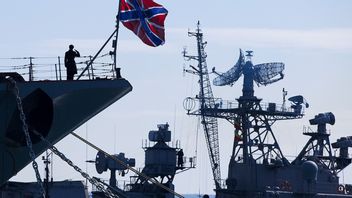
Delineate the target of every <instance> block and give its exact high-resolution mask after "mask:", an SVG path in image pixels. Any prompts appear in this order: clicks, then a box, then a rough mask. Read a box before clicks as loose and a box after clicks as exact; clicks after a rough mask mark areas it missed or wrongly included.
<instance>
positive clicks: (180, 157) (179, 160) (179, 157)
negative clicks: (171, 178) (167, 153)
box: [177, 149, 184, 168]
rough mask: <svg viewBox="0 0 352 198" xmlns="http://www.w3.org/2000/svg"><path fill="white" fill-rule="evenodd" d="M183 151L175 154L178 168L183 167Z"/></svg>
mask: <svg viewBox="0 0 352 198" xmlns="http://www.w3.org/2000/svg"><path fill="white" fill-rule="evenodd" d="M183 155H184V154H183V150H182V149H180V150H179V151H178V152H177V166H178V167H181V168H182V167H183Z"/></svg>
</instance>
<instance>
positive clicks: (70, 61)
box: [65, 45, 81, 80]
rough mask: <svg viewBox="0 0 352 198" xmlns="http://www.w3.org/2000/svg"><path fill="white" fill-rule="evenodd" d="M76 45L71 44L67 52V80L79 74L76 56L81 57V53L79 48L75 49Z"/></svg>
mask: <svg viewBox="0 0 352 198" xmlns="http://www.w3.org/2000/svg"><path fill="white" fill-rule="evenodd" d="M73 48H74V46H73V45H70V46H69V50H68V51H67V52H66V53H65V67H66V73H67V80H73V76H74V75H75V74H77V66H76V62H75V57H80V56H81V55H80V54H79V52H78V51H77V50H73Z"/></svg>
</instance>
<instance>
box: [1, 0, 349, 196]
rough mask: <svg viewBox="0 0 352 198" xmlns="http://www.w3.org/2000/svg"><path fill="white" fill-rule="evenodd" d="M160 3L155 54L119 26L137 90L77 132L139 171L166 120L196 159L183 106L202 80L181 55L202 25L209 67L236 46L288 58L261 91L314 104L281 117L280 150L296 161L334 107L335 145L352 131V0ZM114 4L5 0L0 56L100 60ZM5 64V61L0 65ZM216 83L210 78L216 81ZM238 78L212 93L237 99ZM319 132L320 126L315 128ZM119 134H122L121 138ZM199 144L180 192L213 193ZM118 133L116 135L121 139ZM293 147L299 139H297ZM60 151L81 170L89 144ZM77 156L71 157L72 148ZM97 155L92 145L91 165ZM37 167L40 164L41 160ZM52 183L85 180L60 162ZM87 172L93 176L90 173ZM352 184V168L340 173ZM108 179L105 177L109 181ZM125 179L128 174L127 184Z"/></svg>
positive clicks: (226, 62) (223, 63)
mask: <svg viewBox="0 0 352 198" xmlns="http://www.w3.org/2000/svg"><path fill="white" fill-rule="evenodd" d="M157 2H158V3H160V4H162V5H164V6H165V7H166V8H167V9H168V10H169V15H168V17H167V19H166V22H165V24H166V43H165V45H164V46H161V47H159V48H151V47H148V46H145V45H144V44H143V43H142V42H141V41H139V39H138V38H137V37H136V36H135V35H133V33H131V32H130V31H129V30H127V29H126V28H124V27H122V26H121V28H120V39H119V49H118V53H119V55H118V59H119V66H121V67H122V75H123V76H124V77H125V78H126V79H128V80H129V81H130V82H131V84H132V85H133V87H134V90H133V91H132V92H131V93H129V94H128V95H127V96H126V97H124V98H122V99H121V100H120V101H118V102H117V103H115V104H114V105H112V106H111V107H109V108H108V109H106V110H105V111H104V112H102V113H101V114H99V115H98V116H97V117H95V118H93V119H92V120H90V121H89V122H88V124H87V125H84V126H83V127H81V128H79V129H78V130H77V131H76V132H77V133H79V134H81V135H83V136H85V134H86V131H88V139H89V140H90V141H92V142H94V143H95V144H97V145H99V146H100V147H102V148H104V149H105V150H106V151H108V152H114V149H116V151H118V152H125V153H126V156H127V157H135V158H136V159H137V166H138V167H141V166H142V165H143V160H144V153H143V150H142V149H141V148H140V147H141V140H142V139H146V137H147V134H148V131H149V130H152V129H155V127H156V125H157V124H159V123H164V122H169V123H170V128H171V129H172V130H173V129H174V128H175V130H176V135H175V137H176V138H177V139H180V140H181V143H182V146H183V147H184V148H185V149H184V150H185V155H188V156H190V155H194V154H195V137H196V124H197V122H196V119H195V118H191V117H188V116H186V115H185V111H184V110H183V108H182V101H183V99H184V98H185V97H187V96H194V95H195V94H197V91H198V87H197V79H196V78H195V77H192V76H189V75H186V76H185V77H183V74H182V68H183V65H184V64H186V65H187V63H185V62H184V60H183V58H182V56H181V50H182V48H183V47H184V46H188V50H189V51H190V53H192V52H195V47H196V46H195V39H194V38H189V37H188V36H187V30H188V29H189V28H190V29H191V30H194V29H195V24H196V22H197V20H200V21H201V27H202V29H203V32H204V36H205V40H207V41H208V45H207V47H206V52H207V54H208V59H207V61H208V66H209V67H210V68H211V67H214V66H215V67H216V68H217V70H219V71H226V70H227V69H229V68H230V67H231V66H232V65H233V64H234V63H235V61H236V58H237V57H238V49H239V48H242V49H244V50H248V49H251V50H254V57H253V62H254V63H262V62H270V61H282V62H284V63H285V64H286V69H285V74H286V76H285V78H284V79H283V80H282V81H279V82H277V83H275V84H273V85H271V86H268V87H260V88H257V87H256V88H255V90H256V95H257V96H259V97H261V98H263V100H264V101H273V102H281V90H282V88H283V87H285V88H286V89H287V90H288V91H289V95H291V96H292V95H298V94H302V95H304V96H305V98H306V99H307V100H308V102H309V103H310V105H311V108H310V109H308V110H307V116H306V117H305V118H303V119H302V120H297V121H284V122H281V123H277V124H276V125H275V126H274V130H275V131H274V132H275V134H276V136H277V138H278V140H279V144H280V146H281V148H282V150H283V152H284V153H285V154H287V155H296V154H297V153H298V152H299V151H300V149H301V148H302V147H303V145H304V144H305V143H306V141H307V139H308V138H306V137H303V135H302V128H303V125H308V120H309V119H310V118H312V117H313V116H314V115H316V114H318V113H320V112H327V111H332V112H333V113H334V114H335V116H336V119H337V121H336V124H335V125H334V126H332V127H329V128H331V133H332V135H331V139H332V141H335V140H336V138H338V137H340V136H348V135H352V133H351V131H352V130H351V127H350V124H349V123H350V122H351V118H350V115H351V114H352V108H351V106H350V105H351V104H350V101H352V94H351V87H350V86H351V84H352V80H351V77H350V74H351V71H352V69H351V67H352V22H351V18H352V16H351V15H352V12H351V10H352V2H351V1H348V0H340V1H327V0H313V1H305V0H299V1H273V0H269V1H260V0H252V1H230V0H219V1H201V0H195V1H186V0H178V1H165V0H159V1H157ZM116 9H117V1H113V0H106V1H92V0H86V1H83V0H75V1H70V0H61V1H46V0H33V1H20V0H12V1H3V2H1V3H0V13H1V17H0V24H1V33H0V52H1V55H0V57H19V56H58V55H61V56H62V55H63V53H64V52H65V51H66V50H67V46H68V44H70V43H73V44H74V45H75V46H76V48H77V49H78V50H79V51H80V52H81V54H82V55H90V54H94V53H95V52H96V51H97V50H98V49H99V48H100V46H101V44H102V43H103V42H104V41H105V39H106V38H107V37H108V36H109V35H110V34H111V33H112V31H113V27H114V25H115V24H114V21H115V16H116V12H117V10H116ZM0 65H2V64H0ZM211 78H213V76H212V77H211ZM241 84H242V79H240V81H239V83H237V84H235V85H234V86H233V87H222V88H218V87H213V90H214V94H215V96H216V97H223V98H224V99H235V98H236V97H238V96H239V94H240V91H241ZM220 124H221V125H220V127H219V128H220V144H221V146H220V150H221V158H222V161H221V166H222V177H223V178H224V179H225V178H226V174H227V172H226V171H227V166H228V159H229V156H230V153H231V149H232V142H231V141H228V140H229V139H232V137H231V136H232V128H231V126H230V125H229V124H227V123H226V122H220ZM313 128H314V127H313ZM115 134H116V135H115ZM199 134H200V136H201V138H200V140H199V148H198V167H197V169H196V170H191V171H188V172H186V173H184V174H183V175H177V177H176V179H175V184H176V191H177V192H180V193H189V192H193V193H197V192H201V193H203V192H208V193H210V192H212V188H213V182H212V176H211V174H210V172H209V171H210V165H209V163H208V156H207V152H206V148H205V143H204V139H203V132H202V131H201V130H200V131H199ZM115 136H116V138H115ZM293 142H294V143H293ZM57 146H58V147H59V149H60V150H62V151H63V152H65V153H66V154H67V156H68V157H70V158H72V159H73V161H75V163H77V164H79V165H80V166H81V167H83V168H85V166H86V165H85V163H84V161H85V160H86V147H85V145H83V144H82V143H81V142H78V140H76V139H74V138H73V137H71V136H68V137H66V138H64V139H63V140H62V141H61V142H60V143H58V144H57ZM72 151H74V152H72ZM95 154H96V152H95V151H93V150H91V149H89V154H88V159H93V158H94V157H95ZM39 163H40V164H41V162H39ZM54 168H55V170H54V178H55V179H57V180H62V179H67V178H72V179H81V177H80V176H79V175H78V174H76V173H75V172H74V171H73V170H71V169H70V168H68V167H67V166H66V165H65V164H63V163H62V162H60V160H59V159H58V158H55V164H54ZM88 170H89V173H91V174H92V175H95V176H97V174H96V173H95V171H94V167H93V166H91V165H89V166H88ZM343 176H344V179H345V181H346V182H349V183H352V179H351V178H352V168H351V167H350V168H348V169H347V170H346V171H345V173H344V175H341V179H342V178H343ZM103 177H105V178H108V176H107V175H104V176H103ZM14 179H16V180H26V181H30V180H34V179H35V178H34V174H33V171H32V169H31V168H26V169H25V170H24V171H23V172H21V173H19V174H18V175H17V176H16V177H15V178H14ZM126 179H127V178H126Z"/></svg>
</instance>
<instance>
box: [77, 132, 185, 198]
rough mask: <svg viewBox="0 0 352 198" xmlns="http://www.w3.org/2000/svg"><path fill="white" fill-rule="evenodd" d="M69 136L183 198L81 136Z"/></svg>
mask: <svg viewBox="0 0 352 198" xmlns="http://www.w3.org/2000/svg"><path fill="white" fill-rule="evenodd" d="M71 134H72V135H73V136H74V137H76V138H77V139H79V140H81V141H82V142H84V143H85V144H87V145H89V146H90V147H92V148H94V149H95V150H97V151H100V152H102V153H104V155H106V156H107V157H109V158H110V159H113V160H114V161H116V162H117V163H119V164H121V165H123V166H124V167H126V168H127V169H129V170H130V171H132V172H134V173H135V174H137V175H139V176H141V177H143V178H144V179H146V180H148V181H150V182H152V183H153V184H155V185H157V186H159V187H160V188H162V189H164V190H166V191H167V192H169V193H172V194H174V195H175V196H177V197H180V198H184V197H183V196H182V195H181V194H178V193H177V192H175V191H174V190H172V189H170V188H168V187H166V186H164V185H163V184H161V183H160V182H158V181H157V180H155V179H153V178H150V177H148V176H147V175H145V174H144V173H142V172H139V171H138V170H136V169H134V168H132V167H130V166H129V165H127V164H126V163H125V162H123V161H121V160H120V159H118V158H117V157H115V156H114V155H110V154H108V153H107V152H105V151H104V150H102V149H100V148H99V147H97V146H95V145H94V144H92V143H91V142H89V141H88V140H85V139H84V138H82V137H81V136H79V135H77V134H76V133H74V132H71Z"/></svg>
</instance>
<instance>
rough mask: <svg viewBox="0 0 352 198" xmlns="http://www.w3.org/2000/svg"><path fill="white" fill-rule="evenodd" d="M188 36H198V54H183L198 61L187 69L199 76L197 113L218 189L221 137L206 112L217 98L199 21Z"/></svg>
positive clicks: (188, 58) (212, 106)
mask: <svg viewBox="0 0 352 198" xmlns="http://www.w3.org/2000/svg"><path fill="white" fill-rule="evenodd" d="M188 36H194V37H196V38H197V51H198V55H197V56H190V55H187V53H186V51H184V52H183V56H184V57H185V58H186V59H187V60H196V61H198V66H197V68H195V67H193V66H190V68H191V69H190V70H185V71H186V72H188V73H192V74H195V75H198V76H199V86H200V91H199V95H198V96H196V99H197V100H198V101H199V109H198V110H197V113H196V114H193V115H199V116H200V117H201V121H202V122H201V123H202V125H203V129H204V133H205V139H206V144H207V148H208V153H209V158H210V164H211V168H212V172H213V177H214V182H215V187H216V189H220V188H221V186H220V183H221V172H220V152H219V137H218V121H217V118H215V117H209V116H206V114H205V109H206V108H214V107H215V99H214V96H213V92H212V89H211V84H210V80H209V73H208V68H207V63H206V57H207V55H206V53H205V51H204V48H205V46H206V42H203V33H202V32H201V29H200V23H199V21H198V24H197V29H196V32H188Z"/></svg>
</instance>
